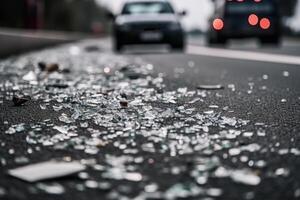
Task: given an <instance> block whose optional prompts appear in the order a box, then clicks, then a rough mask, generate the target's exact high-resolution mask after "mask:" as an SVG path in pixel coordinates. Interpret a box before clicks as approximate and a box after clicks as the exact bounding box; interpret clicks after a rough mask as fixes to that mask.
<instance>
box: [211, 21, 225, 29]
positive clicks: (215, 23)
mask: <svg viewBox="0 0 300 200" xmlns="http://www.w3.org/2000/svg"><path fill="white" fill-rule="evenodd" d="M213 28H214V29H215V30H217V31H220V30H222V29H223V28H224V22H223V20H222V19H219V18H218V19H215V20H214V21H213Z"/></svg>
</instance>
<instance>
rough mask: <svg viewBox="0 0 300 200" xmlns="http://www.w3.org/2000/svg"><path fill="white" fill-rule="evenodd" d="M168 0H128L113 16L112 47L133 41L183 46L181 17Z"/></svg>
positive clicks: (120, 47) (183, 34)
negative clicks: (119, 11)
mask: <svg viewBox="0 0 300 200" xmlns="http://www.w3.org/2000/svg"><path fill="white" fill-rule="evenodd" d="M183 15H185V12H182V13H176V12H175V10H174V8H173V7H172V5H171V4H170V2H169V1H167V0H128V1H126V2H125V3H124V5H123V9H122V11H121V14H120V15H118V16H116V17H115V19H114V50H115V51H117V52H118V51H120V50H121V49H122V47H123V46H125V45H132V44H169V45H170V46H171V47H172V48H173V49H176V50H184V48H185V33H184V30H183V28H182V25H181V23H180V17H181V16H183Z"/></svg>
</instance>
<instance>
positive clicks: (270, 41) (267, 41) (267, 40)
mask: <svg viewBox="0 0 300 200" xmlns="http://www.w3.org/2000/svg"><path fill="white" fill-rule="evenodd" d="M260 43H261V44H262V45H275V46H278V45H279V44H280V39H279V37H278V36H273V37H263V38H260Z"/></svg>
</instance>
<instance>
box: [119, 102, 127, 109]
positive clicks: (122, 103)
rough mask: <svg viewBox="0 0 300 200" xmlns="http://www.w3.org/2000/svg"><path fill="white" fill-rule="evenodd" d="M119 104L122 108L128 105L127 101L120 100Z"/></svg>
mask: <svg viewBox="0 0 300 200" xmlns="http://www.w3.org/2000/svg"><path fill="white" fill-rule="evenodd" d="M120 105H121V107H122V108H127V107H128V101H120Z"/></svg>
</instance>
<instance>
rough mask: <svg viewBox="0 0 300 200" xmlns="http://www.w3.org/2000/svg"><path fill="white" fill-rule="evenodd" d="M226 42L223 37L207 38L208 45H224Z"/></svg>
mask: <svg viewBox="0 0 300 200" xmlns="http://www.w3.org/2000/svg"><path fill="white" fill-rule="evenodd" d="M226 42H227V39H226V38H225V37H221V36H216V37H209V38H208V44H209V45H225V44H226Z"/></svg>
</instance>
